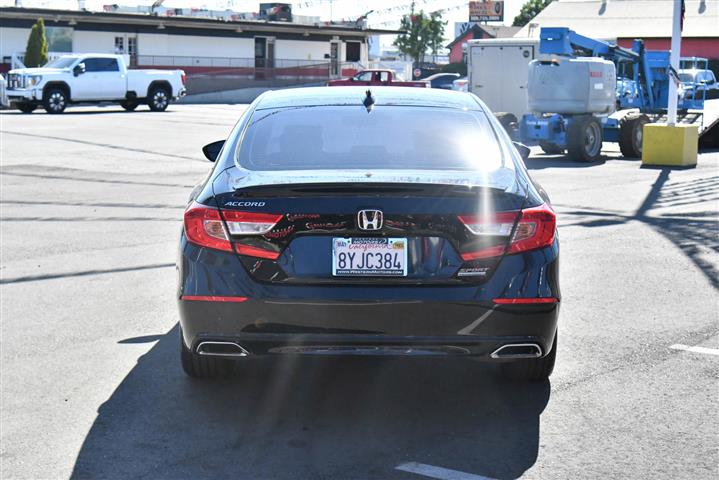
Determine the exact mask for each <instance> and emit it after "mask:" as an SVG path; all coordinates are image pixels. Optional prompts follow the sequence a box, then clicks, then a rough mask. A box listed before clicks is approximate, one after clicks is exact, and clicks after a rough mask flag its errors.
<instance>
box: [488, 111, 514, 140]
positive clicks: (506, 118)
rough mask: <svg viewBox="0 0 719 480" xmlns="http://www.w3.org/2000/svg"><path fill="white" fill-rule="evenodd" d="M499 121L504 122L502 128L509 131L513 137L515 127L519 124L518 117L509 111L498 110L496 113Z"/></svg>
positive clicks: (508, 133)
mask: <svg viewBox="0 0 719 480" xmlns="http://www.w3.org/2000/svg"><path fill="white" fill-rule="evenodd" d="M494 116H495V117H496V118H497V120H498V121H499V123H501V124H502V128H504V131H505V132H507V135H509V136H510V137H512V136H513V135H514V129H515V127H516V126H517V117H516V116H515V115H514V114H513V113H509V112H497V113H495V114H494Z"/></svg>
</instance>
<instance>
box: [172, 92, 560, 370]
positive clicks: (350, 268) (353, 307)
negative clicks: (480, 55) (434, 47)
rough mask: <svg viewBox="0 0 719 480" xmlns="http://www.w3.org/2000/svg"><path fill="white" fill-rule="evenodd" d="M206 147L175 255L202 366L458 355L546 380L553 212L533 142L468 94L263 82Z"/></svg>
mask: <svg viewBox="0 0 719 480" xmlns="http://www.w3.org/2000/svg"><path fill="white" fill-rule="evenodd" d="M521 150H524V152H523V153H520V151H521ZM204 152H205V155H206V156H207V157H208V158H209V159H210V160H214V162H215V165H214V168H213V170H212V172H211V173H210V175H208V177H207V178H206V180H205V181H204V182H203V183H202V184H201V185H199V186H198V187H197V188H196V189H195V190H194V191H193V193H192V195H191V199H190V201H189V204H188V206H187V209H186V211H185V214H184V228H183V231H182V235H181V238H180V251H179V259H178V262H177V267H178V273H179V285H178V292H177V297H178V303H179V310H180V325H181V335H180V356H181V362H182V366H183V368H184V370H185V372H186V373H187V374H189V375H190V376H193V377H214V376H218V375H221V374H224V373H226V372H228V371H229V370H230V369H232V368H234V367H237V365H238V364H239V365H241V364H242V362H243V360H244V361H245V362H246V357H248V356H253V355H273V354H274V355H281V354H285V355H299V354H304V355H399V356H401V355H405V356H411V355H463V356H467V357H476V358H480V359H486V360H488V361H491V362H497V363H499V364H500V369H499V370H500V371H501V372H503V374H504V375H506V376H508V377H510V378H513V379H519V380H529V381H536V380H543V379H546V378H547V377H548V376H549V375H550V374H551V372H552V369H553V367H554V361H555V357H556V351H557V317H558V313H559V302H560V292H559V283H558V276H559V272H558V258H559V243H558V239H557V234H556V217H555V214H554V212H553V210H552V208H551V206H550V203H549V199H548V198H547V196H546V193H545V192H544V191H543V190H542V189H541V187H539V186H538V185H537V184H536V183H535V182H533V180H532V179H531V178H530V176H529V174H528V173H527V170H526V168H525V166H524V162H523V158H522V155H523V154H524V155H526V147H523V146H521V145H516V146H515V145H513V144H512V141H511V140H510V139H509V137H508V136H507V135H506V133H505V131H504V130H503V128H502V127H501V125H500V124H499V123H498V122H497V121H496V119H495V118H494V116H493V115H492V113H491V112H490V111H489V109H488V108H487V106H486V105H484V104H483V103H482V102H481V101H480V100H479V99H478V98H477V97H475V96H474V95H471V94H467V93H460V92H452V91H444V90H434V89H419V88H402V87H377V88H372V90H371V91H367V90H365V89H361V88H357V87H335V88H328V87H321V88H301V89H294V90H281V91H274V92H268V93H265V94H263V95H261V96H260V97H259V98H258V99H257V100H255V101H254V102H253V103H252V104H251V105H250V106H249V108H248V109H247V110H246V112H245V113H244V114H243V115H242V117H241V118H240V120H239V122H238V123H237V125H236V126H235V128H234V129H233V131H232V133H231V134H230V136H229V137H228V138H227V140H225V141H219V142H215V143H212V144H210V145H207V146H206V147H205V148H204Z"/></svg>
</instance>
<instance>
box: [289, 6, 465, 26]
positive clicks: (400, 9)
mask: <svg viewBox="0 0 719 480" xmlns="http://www.w3.org/2000/svg"><path fill="white" fill-rule="evenodd" d="M335 1H337V0H306V1H303V2H297V3H293V5H292V7H293V8H297V9H300V8H311V7H315V6H318V5H323V4H328V3H332V2H335ZM438 2H441V3H442V4H444V5H446V3H447V2H445V1H442V0H415V1H413V2H409V3H403V4H398V5H393V6H391V7H386V8H380V9H375V10H374V11H373V12H372V15H371V16H370V17H369V18H368V19H367V22H368V23H369V24H370V25H372V26H386V25H396V24H398V23H400V18H395V19H391V20H385V21H382V22H375V21H373V20H372V18H373V17H374V18H378V17H381V16H383V15H384V16H386V15H392V14H394V15H404V14H405V13H408V12H409V11H410V10H411V9H412V6H414V7H415V9H420V10H422V9H424V8H425V7H427V5H428V4H429V5H430V6H431V5H432V4H434V3H438ZM468 5H469V2H468V1H462V2H459V3H458V4H455V5H451V6H447V7H443V8H438V9H433V10H431V11H430V12H429V13H440V14H444V13H448V12H451V11H456V10H461V9H463V8H467V6H468ZM342 20H351V19H340V21H342Z"/></svg>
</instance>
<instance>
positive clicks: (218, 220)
mask: <svg viewBox="0 0 719 480" xmlns="http://www.w3.org/2000/svg"><path fill="white" fill-rule="evenodd" d="M222 215H223V216H224V220H225V222H223V219H222V217H221V216H220V212H219V210H217V209H215V208H210V207H207V206H205V205H202V204H199V203H197V202H193V203H192V204H191V205H190V206H189V207H187V210H185V217H184V223H185V235H187V239H188V240H189V241H190V242H192V243H194V244H196V245H200V246H201V247H207V248H213V249H215V250H223V251H226V252H231V251H232V250H233V243H232V241H231V240H230V236H231V235H238V236H258V235H264V234H265V233H267V232H269V231H270V230H272V228H274V226H275V225H276V224H277V222H279V221H280V219H282V215H277V214H272V213H257V212H237V211H234V210H227V211H223V212H222ZM225 224H226V225H227V228H225ZM228 229H229V233H228V232H227V230H228ZM234 250H235V251H236V252H237V253H239V254H240V255H249V256H253V257H261V258H269V259H276V258H277V257H278V256H279V253H278V252H276V251H272V250H265V249H263V248H260V247H257V246H250V245H244V244H242V243H241V242H236V243H235V246H234Z"/></svg>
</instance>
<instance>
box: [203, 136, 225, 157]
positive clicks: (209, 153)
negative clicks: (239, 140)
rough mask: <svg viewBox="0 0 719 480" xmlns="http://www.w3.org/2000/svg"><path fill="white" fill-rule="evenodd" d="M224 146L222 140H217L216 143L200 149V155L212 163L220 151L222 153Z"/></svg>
mask: <svg viewBox="0 0 719 480" xmlns="http://www.w3.org/2000/svg"><path fill="white" fill-rule="evenodd" d="M224 146H225V141H224V140H218V141H216V142H212V143H208V144H207V145H205V146H204V147H202V153H204V154H205V157H207V159H208V160H209V161H211V162H214V161H215V160H217V157H219V156H220V151H222V147H224Z"/></svg>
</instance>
